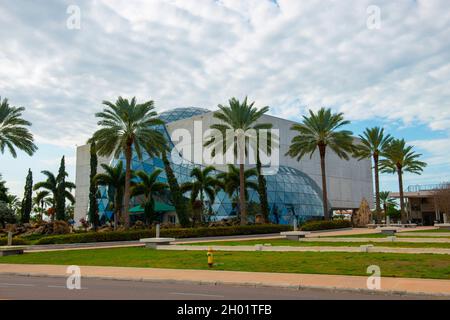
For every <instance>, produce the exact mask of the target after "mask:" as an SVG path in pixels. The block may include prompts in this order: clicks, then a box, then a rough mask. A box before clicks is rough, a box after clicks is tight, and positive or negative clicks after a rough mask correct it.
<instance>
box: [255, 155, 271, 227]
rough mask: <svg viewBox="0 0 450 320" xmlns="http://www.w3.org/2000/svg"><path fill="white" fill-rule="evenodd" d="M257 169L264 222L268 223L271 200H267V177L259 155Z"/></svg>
mask: <svg viewBox="0 0 450 320" xmlns="http://www.w3.org/2000/svg"><path fill="white" fill-rule="evenodd" d="M256 169H257V171H258V195H259V203H260V206H261V214H262V215H263V217H264V222H266V223H267V222H269V201H268V200H267V188H266V178H265V177H264V176H263V175H262V174H261V161H260V160H259V156H258V159H257V161H256Z"/></svg>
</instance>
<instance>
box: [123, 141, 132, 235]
mask: <svg viewBox="0 0 450 320" xmlns="http://www.w3.org/2000/svg"><path fill="white" fill-rule="evenodd" d="M125 160H126V169H125V195H124V196H125V197H124V206H123V207H124V209H123V215H124V218H125V228H127V229H128V228H129V227H130V215H129V212H128V208H129V206H130V182H131V144H128V145H127V147H126V149H125Z"/></svg>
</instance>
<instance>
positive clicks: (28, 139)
mask: <svg viewBox="0 0 450 320" xmlns="http://www.w3.org/2000/svg"><path fill="white" fill-rule="evenodd" d="M23 111H25V108H23V107H20V108H16V107H10V106H9V103H8V99H6V98H5V99H3V101H2V100H1V97H0V151H1V153H2V154H3V153H4V151H5V147H6V148H8V150H9V152H10V153H11V155H12V156H13V157H14V158H16V157H17V153H16V150H15V149H14V147H16V148H18V149H20V150H22V151H24V152H25V153H27V154H28V155H30V156H31V155H33V153H34V152H35V151H36V150H37V147H36V145H35V144H34V143H33V135H32V134H31V132H30V131H29V130H28V128H27V127H29V126H31V123H30V122H28V121H26V120H24V119H22V112H23Z"/></svg>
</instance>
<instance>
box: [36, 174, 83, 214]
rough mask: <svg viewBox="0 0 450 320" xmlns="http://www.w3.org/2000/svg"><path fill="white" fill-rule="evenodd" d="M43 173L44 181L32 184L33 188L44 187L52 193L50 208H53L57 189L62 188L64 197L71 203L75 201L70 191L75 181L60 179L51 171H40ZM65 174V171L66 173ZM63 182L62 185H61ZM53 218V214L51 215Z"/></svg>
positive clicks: (56, 197) (73, 187)
mask: <svg viewBox="0 0 450 320" xmlns="http://www.w3.org/2000/svg"><path fill="white" fill-rule="evenodd" d="M41 173H42V174H43V175H45V176H46V177H47V179H46V180H45V181H41V182H38V183H36V184H35V185H34V187H33V190H35V191H36V190H39V189H44V190H46V191H48V192H49V193H50V194H51V195H52V208H53V209H55V206H56V202H57V199H58V189H59V190H63V192H64V197H65V198H66V199H67V200H69V201H70V202H71V203H72V204H74V203H75V198H74V196H73V194H72V193H71V191H72V190H73V189H75V188H76V186H75V183H73V182H70V181H65V179H64V180H63V181H60V179H58V178H57V177H56V176H55V175H54V174H53V173H52V172H50V171H48V170H44V171H41ZM66 174H67V173H66ZM61 184H63V185H64V186H62V185H61ZM52 219H54V216H53V217H52Z"/></svg>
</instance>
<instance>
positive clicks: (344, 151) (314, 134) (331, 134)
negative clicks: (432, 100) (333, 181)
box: [286, 108, 353, 220]
mask: <svg viewBox="0 0 450 320" xmlns="http://www.w3.org/2000/svg"><path fill="white" fill-rule="evenodd" d="M349 123H350V121H347V120H344V115H343V113H332V112H331V109H325V108H322V109H320V110H319V111H318V112H317V113H314V112H313V111H312V110H309V116H303V122H302V123H300V124H294V125H293V126H292V127H291V130H293V131H296V132H297V133H298V135H297V136H295V137H294V138H293V139H292V142H291V145H290V147H289V151H288V152H287V153H286V155H289V156H291V157H292V158H295V157H296V158H297V161H300V160H301V159H302V158H303V157H304V156H305V155H306V154H309V155H310V158H312V156H313V154H314V153H315V152H316V151H317V150H319V155H320V168H321V170H322V200H323V214H324V217H325V219H326V220H329V219H330V212H329V211H328V195H327V178H326V167H325V156H326V150H327V147H329V148H330V149H331V150H332V151H334V153H336V155H337V156H338V157H339V158H341V159H345V160H349V154H351V153H352V152H353V138H352V134H353V133H352V132H351V131H348V130H339V129H340V128H341V127H343V126H344V125H347V124H349Z"/></svg>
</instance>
